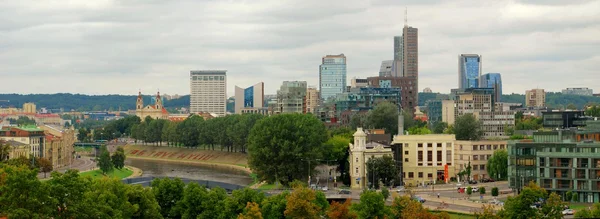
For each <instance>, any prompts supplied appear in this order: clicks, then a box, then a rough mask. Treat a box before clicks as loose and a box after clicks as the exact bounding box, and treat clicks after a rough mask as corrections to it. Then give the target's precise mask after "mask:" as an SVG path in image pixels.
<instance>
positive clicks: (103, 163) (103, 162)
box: [96, 145, 113, 174]
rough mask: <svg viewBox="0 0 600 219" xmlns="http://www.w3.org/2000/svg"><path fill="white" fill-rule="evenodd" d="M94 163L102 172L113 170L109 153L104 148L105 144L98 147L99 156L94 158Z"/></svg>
mask: <svg viewBox="0 0 600 219" xmlns="http://www.w3.org/2000/svg"><path fill="white" fill-rule="evenodd" d="M96 165H97V166H98V168H100V170H101V171H102V173H103V174H106V173H109V172H111V171H112V170H113V164H112V162H111V160H110V153H109V152H108V150H107V149H106V146H104V145H102V146H101V147H100V156H99V157H98V158H96Z"/></svg>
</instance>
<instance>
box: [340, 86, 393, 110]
mask: <svg viewBox="0 0 600 219" xmlns="http://www.w3.org/2000/svg"><path fill="white" fill-rule="evenodd" d="M401 93H402V92H401V90H400V88H378V87H362V88H353V89H351V90H350V92H348V93H343V94H338V95H337V97H336V101H335V111H336V112H337V114H340V113H341V112H343V111H346V110H350V111H362V110H371V109H373V108H374V107H375V106H376V105H377V104H378V103H381V102H391V103H393V104H395V105H398V104H399V103H400V102H401V100H402V97H401ZM338 116H339V115H338Z"/></svg>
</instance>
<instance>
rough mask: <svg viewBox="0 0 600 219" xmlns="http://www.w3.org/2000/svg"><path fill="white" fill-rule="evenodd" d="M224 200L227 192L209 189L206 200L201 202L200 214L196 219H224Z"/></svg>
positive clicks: (218, 188) (220, 189) (217, 188)
mask: <svg viewBox="0 0 600 219" xmlns="http://www.w3.org/2000/svg"><path fill="white" fill-rule="evenodd" d="M226 199H227V192H226V191H225V189H223V188H220V187H215V188H211V189H210V191H209V192H208V194H207V196H206V199H204V200H202V214H200V215H199V216H198V218H226V217H225V216H224V213H225V200H226ZM194 218H196V217H194Z"/></svg>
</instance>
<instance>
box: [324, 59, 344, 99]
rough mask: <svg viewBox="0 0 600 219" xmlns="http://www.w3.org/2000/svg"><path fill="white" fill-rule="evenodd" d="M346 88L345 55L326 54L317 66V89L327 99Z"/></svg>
mask: <svg viewBox="0 0 600 219" xmlns="http://www.w3.org/2000/svg"><path fill="white" fill-rule="evenodd" d="M345 90H346V56H344V54H340V55H327V56H325V57H323V62H322V64H321V65H320V66H319V91H320V92H321V98H322V99H324V100H327V99H328V98H330V97H335V95H336V94H340V93H343V92H344V91H345Z"/></svg>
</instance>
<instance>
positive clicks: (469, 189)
mask: <svg viewBox="0 0 600 219" xmlns="http://www.w3.org/2000/svg"><path fill="white" fill-rule="evenodd" d="M471 194H473V188H471V186H469V187H467V195H471Z"/></svg>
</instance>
